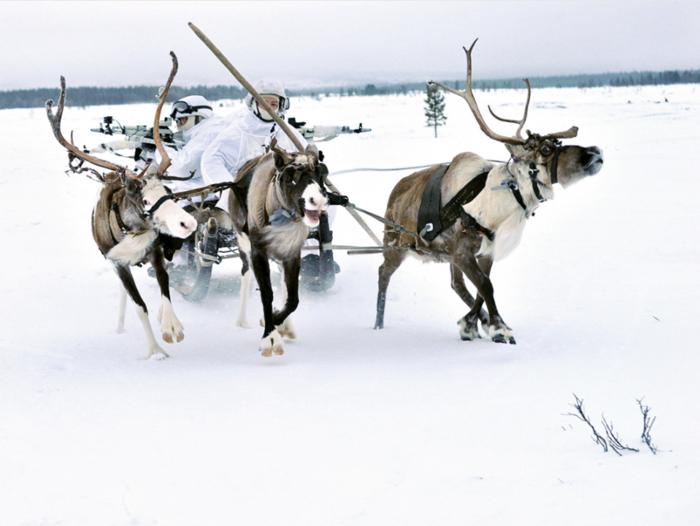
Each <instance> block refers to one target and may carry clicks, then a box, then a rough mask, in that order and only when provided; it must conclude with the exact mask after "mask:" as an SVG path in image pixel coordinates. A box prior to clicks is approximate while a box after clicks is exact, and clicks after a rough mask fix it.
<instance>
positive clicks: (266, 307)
mask: <svg viewBox="0 0 700 526" xmlns="http://www.w3.org/2000/svg"><path fill="white" fill-rule="evenodd" d="M251 263H252V266H253V272H254V273H255V279H256V280H257V282H258V286H259V287H260V299H261V300H262V304H263V315H264V320H265V330H264V331H263V337H262V342H261V343H260V351H261V352H262V355H263V356H264V357H266V358H268V357H270V356H272V353H273V352H274V353H275V354H282V353H283V352H284V349H283V347H282V336H280V333H279V332H277V329H276V328H275V320H274V312H273V309H272V301H273V299H274V294H273V291H272V284H271V283H270V262H269V261H268V259H267V254H265V252H264V251H262V250H260V249H257V248H256V247H255V246H252V247H251Z"/></svg>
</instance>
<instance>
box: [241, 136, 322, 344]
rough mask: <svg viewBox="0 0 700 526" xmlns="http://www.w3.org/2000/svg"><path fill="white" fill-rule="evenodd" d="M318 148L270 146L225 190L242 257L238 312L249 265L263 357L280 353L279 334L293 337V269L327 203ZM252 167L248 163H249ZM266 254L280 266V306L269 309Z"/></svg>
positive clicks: (247, 286) (295, 302)
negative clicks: (256, 298) (259, 307)
mask: <svg viewBox="0 0 700 526" xmlns="http://www.w3.org/2000/svg"><path fill="white" fill-rule="evenodd" d="M318 156H319V154H318V149H317V148H316V146H315V145H309V146H308V147H307V148H306V151H305V152H303V153H300V152H293V153H287V152H285V151H284V150H282V149H279V148H277V147H276V145H275V143H274V141H273V144H272V145H271V149H270V151H269V152H268V153H267V154H265V155H264V156H262V157H260V158H256V159H255V160H253V161H250V162H249V163H248V164H247V165H246V166H244V167H243V168H241V170H240V171H239V174H238V177H237V178H236V183H235V185H234V187H233V188H232V190H233V191H232V192H231V193H230V196H229V211H230V214H231V220H232V221H233V225H234V228H235V229H236V233H237V234H238V244H239V247H240V249H241V258H242V259H243V282H242V285H241V313H240V315H239V318H238V325H239V326H247V322H246V319H245V313H246V304H247V300H248V290H249V289H250V280H251V278H252V276H251V274H250V268H249V266H248V261H249V262H250V266H252V269H253V273H254V274H255V279H256V281H257V282H258V286H259V287H260V296H261V299H262V303H263V314H264V325H265V329H264V331H263V337H262V342H261V344H260V351H262V355H263V356H265V357H270V356H272V355H273V354H277V355H280V354H283V353H284V348H283V342H282V337H283V336H285V335H287V336H289V337H294V333H293V329H292V328H291V324H290V321H289V315H290V314H291V313H292V312H294V311H295V310H296V308H297V306H298V304H299V269H300V266H301V247H302V246H303V245H304V242H305V241H306V239H307V237H308V235H309V229H311V228H314V227H317V226H318V225H319V221H320V218H319V214H320V213H321V212H322V211H324V210H326V209H328V205H329V201H328V194H327V191H326V190H325V188H324V181H325V177H326V175H328V169H327V168H326V166H325V165H324V164H321V163H319V159H318ZM251 167H252V168H251ZM270 260H274V261H276V262H278V263H279V264H280V265H281V266H282V269H283V272H284V289H283V300H284V308H283V309H282V310H281V311H275V310H274V309H273V305H272V303H273V290H272V285H271V282H270V263H269V261H270Z"/></svg>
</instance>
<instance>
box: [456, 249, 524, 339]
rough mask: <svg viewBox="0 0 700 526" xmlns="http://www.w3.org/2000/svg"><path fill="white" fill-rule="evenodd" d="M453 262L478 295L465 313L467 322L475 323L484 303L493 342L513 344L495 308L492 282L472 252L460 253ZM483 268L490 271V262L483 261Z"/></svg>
mask: <svg viewBox="0 0 700 526" xmlns="http://www.w3.org/2000/svg"><path fill="white" fill-rule="evenodd" d="M455 264H456V265H457V266H458V267H459V269H460V270H461V271H462V272H464V273H465V274H466V275H467V277H468V278H469V281H471V282H472V283H473V284H474V286H475V287H476V289H477V291H478V292H479V295H478V296H477V297H476V299H475V300H474V305H473V306H472V309H471V310H470V311H469V313H468V314H467V316H466V317H465V318H466V322H467V323H476V320H477V319H478V316H479V313H480V311H481V307H482V305H483V303H484V302H485V303H486V308H487V309H488V311H489V329H488V334H489V336H490V337H491V339H492V340H493V341H494V342H497V343H511V344H515V338H513V334H512V333H511V330H510V329H509V328H508V326H507V325H506V323H505V322H504V321H503V318H501V316H500V314H499V313H498V309H497V308H496V301H495V299H494V297H493V284H492V283H491V280H490V279H489V276H488V275H487V273H485V272H484V270H482V268H481V266H480V265H479V263H477V261H476V258H475V257H474V256H473V255H472V254H461V255H460V256H459V257H456V258H455ZM484 265H485V268H486V269H487V270H489V271H490V269H491V264H490V263H484Z"/></svg>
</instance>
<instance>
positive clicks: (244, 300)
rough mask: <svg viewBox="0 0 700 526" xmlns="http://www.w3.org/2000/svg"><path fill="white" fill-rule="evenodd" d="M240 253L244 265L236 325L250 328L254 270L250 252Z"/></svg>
mask: <svg viewBox="0 0 700 526" xmlns="http://www.w3.org/2000/svg"><path fill="white" fill-rule="evenodd" d="M243 235H245V234H243ZM240 254H241V261H242V262H243V267H242V269H241V273H242V277H241V307H240V311H239V312H238V320H236V326H237V327H242V328H243V329H250V324H249V323H248V297H249V296H250V282H251V281H253V271H252V269H251V268H250V265H249V264H248V257H249V256H250V254H249V253H246V252H244V251H243V250H241V251H240Z"/></svg>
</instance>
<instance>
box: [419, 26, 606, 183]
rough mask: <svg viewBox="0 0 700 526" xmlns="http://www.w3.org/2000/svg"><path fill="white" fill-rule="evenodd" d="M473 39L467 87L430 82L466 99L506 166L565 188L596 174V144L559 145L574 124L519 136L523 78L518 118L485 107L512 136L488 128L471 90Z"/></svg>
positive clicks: (598, 161) (598, 152) (571, 135)
mask: <svg viewBox="0 0 700 526" xmlns="http://www.w3.org/2000/svg"><path fill="white" fill-rule="evenodd" d="M477 40H478V39H477ZM477 40H475V41H474V42H473V43H472V45H471V47H470V48H469V49H467V48H464V51H465V53H466V54H467V87H466V88H465V90H464V92H461V91H457V90H455V89H452V88H450V87H449V86H446V85H444V84H441V83H439V82H432V81H431V84H436V85H438V86H440V87H441V88H443V89H444V90H446V91H449V92H451V93H454V94H455V95H459V96H460V97H462V98H463V99H464V100H466V102H467V104H468V105H469V108H470V109H471V111H472V113H473V114H474V117H475V118H476V121H477V122H478V123H479V126H480V127H481V130H482V131H483V132H484V133H485V134H486V135H487V136H489V137H491V138H492V139H494V140H496V141H499V142H502V143H504V144H505V146H506V149H507V150H508V152H509V153H510V154H511V160H512V161H513V163H512V164H510V163H509V164H510V166H512V167H513V168H512V169H513V170H515V171H517V172H519V173H520V175H521V176H522V177H524V178H528V177H529V178H531V179H532V178H533V177H534V178H537V177H538V175H539V182H540V183H541V184H543V185H552V184H554V183H560V184H561V185H562V186H563V187H567V186H570V185H572V184H573V183H575V182H576V181H579V180H580V179H582V178H584V177H588V176H591V175H595V174H597V173H598V172H599V171H600V170H601V168H602V167H603V152H602V151H601V149H600V148H598V147H597V146H591V147H582V146H562V143H561V140H562V139H571V138H574V137H576V135H577V134H578V128H577V127H576V126H572V127H571V128H569V129H568V130H566V131H563V132H556V133H550V134H547V135H539V134H537V133H532V132H530V130H527V131H526V133H527V137H523V136H522V134H521V132H522V129H523V126H524V125H525V121H526V120H527V112H528V108H529V106H530V95H531V93H532V89H531V87H530V81H529V80H527V79H525V83H526V84H527V101H526V103H525V112H524V114H523V117H522V119H520V120H511V119H502V118H500V117H499V116H498V115H496V114H495V113H494V112H493V111H492V110H491V107H489V111H490V112H491V115H493V116H494V117H495V118H496V119H498V120H499V121H503V122H509V123H513V124H517V125H518V129H517V130H516V132H515V137H507V136H504V135H500V134H498V133H496V132H494V131H492V130H491V128H489V126H488V125H487V124H486V121H485V120H484V118H483V116H482V115H481V112H480V111H479V107H478V105H477V103H476V98H475V97H474V93H473V92H472V56H471V53H472V49H474V45H475V44H476V41H477ZM533 174H534V175H533Z"/></svg>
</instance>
